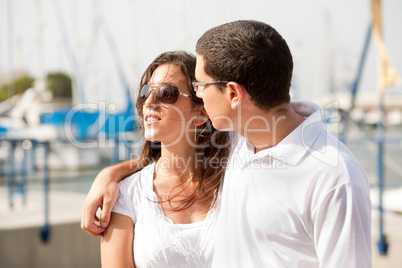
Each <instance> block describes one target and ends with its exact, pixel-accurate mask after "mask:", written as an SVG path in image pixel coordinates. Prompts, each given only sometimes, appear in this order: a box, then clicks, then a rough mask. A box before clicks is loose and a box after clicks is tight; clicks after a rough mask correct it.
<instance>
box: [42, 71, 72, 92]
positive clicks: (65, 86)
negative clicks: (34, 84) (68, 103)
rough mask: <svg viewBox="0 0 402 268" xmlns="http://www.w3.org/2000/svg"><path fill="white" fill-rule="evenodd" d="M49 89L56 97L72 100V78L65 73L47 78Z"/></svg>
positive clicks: (52, 74)
mask: <svg viewBox="0 0 402 268" xmlns="http://www.w3.org/2000/svg"><path fill="white" fill-rule="evenodd" d="M46 79H47V85H46V86H47V88H48V89H49V90H50V91H52V92H53V96H54V97H62V98H71V96H72V86H71V85H72V83H71V78H70V76H68V75H67V74H65V73H62V72H54V73H49V74H48V75H47V76H46Z"/></svg>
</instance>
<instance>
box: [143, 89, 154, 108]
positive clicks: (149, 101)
mask: <svg viewBox="0 0 402 268" xmlns="http://www.w3.org/2000/svg"><path fill="white" fill-rule="evenodd" d="M153 104H155V91H152V92H151V93H150V94H149V96H148V97H147V98H146V100H145V102H144V106H145V107H152V106H153Z"/></svg>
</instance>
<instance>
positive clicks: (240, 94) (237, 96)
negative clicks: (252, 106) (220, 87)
mask: <svg viewBox="0 0 402 268" xmlns="http://www.w3.org/2000/svg"><path fill="white" fill-rule="evenodd" d="M245 90H246V89H245V88H244V87H243V86H242V85H240V84H238V83H236V82H229V83H227V85H226V94H227V96H228V99H229V101H230V107H231V108H232V109H233V110H235V109H237V108H238V107H239V106H240V104H241V102H242V101H243V98H244V94H245Z"/></svg>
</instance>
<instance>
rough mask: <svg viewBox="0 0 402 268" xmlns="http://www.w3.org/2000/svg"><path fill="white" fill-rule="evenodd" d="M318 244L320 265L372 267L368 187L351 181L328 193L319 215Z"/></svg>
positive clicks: (316, 236)
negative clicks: (365, 187)
mask: <svg viewBox="0 0 402 268" xmlns="http://www.w3.org/2000/svg"><path fill="white" fill-rule="evenodd" d="M314 243H315V246H316V251H317V256H318V258H319V261H320V267H372V263H371V262H372V259H371V201H370V195H369V193H367V189H364V187H363V186H361V185H358V184H356V183H353V182H350V181H349V182H345V183H343V184H341V185H338V186H336V187H334V188H332V189H329V190H328V191H327V192H326V193H325V194H324V196H323V199H322V200H321V202H320V204H319V206H318V207H317V210H316V214H315V219H314Z"/></svg>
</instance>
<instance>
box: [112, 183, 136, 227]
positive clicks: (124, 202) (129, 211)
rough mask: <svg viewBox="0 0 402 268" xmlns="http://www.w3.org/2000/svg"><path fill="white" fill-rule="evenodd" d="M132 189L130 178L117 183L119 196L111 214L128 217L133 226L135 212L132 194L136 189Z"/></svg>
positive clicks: (132, 184)
mask: <svg viewBox="0 0 402 268" xmlns="http://www.w3.org/2000/svg"><path fill="white" fill-rule="evenodd" d="M134 188H135V186H134V183H133V180H132V178H131V177H129V178H126V179H124V180H122V181H120V182H119V196H118V198H117V201H116V203H115V204H114V206H113V209H112V212H115V213H119V214H122V215H125V216H128V217H130V218H131V219H132V220H133V222H134V224H135V222H136V212H135V206H134V196H133V194H134V191H135V190H136V189H134ZM137 190H138V189H137Z"/></svg>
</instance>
